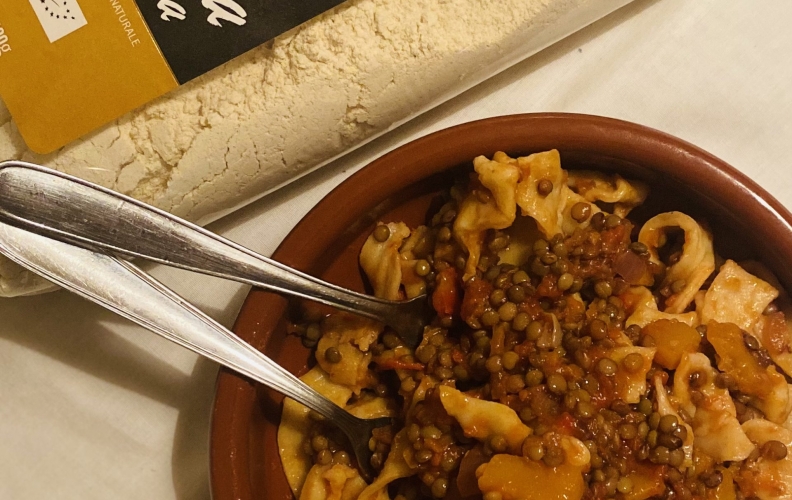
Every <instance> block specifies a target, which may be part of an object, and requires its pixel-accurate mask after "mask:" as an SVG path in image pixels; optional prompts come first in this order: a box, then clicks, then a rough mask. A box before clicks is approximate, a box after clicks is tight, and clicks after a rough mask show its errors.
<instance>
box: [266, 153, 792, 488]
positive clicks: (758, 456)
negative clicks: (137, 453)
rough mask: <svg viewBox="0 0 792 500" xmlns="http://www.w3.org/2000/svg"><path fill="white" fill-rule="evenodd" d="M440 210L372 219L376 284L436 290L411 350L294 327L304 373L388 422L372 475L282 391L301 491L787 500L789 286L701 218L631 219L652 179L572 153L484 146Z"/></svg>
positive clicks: (404, 291)
mask: <svg viewBox="0 0 792 500" xmlns="http://www.w3.org/2000/svg"><path fill="white" fill-rule="evenodd" d="M473 167H474V172H472V173H471V174H470V176H469V178H465V179H462V180H460V181H458V182H456V183H455V184H454V185H453V186H452V187H450V189H449V190H448V192H447V193H446V195H445V198H444V202H443V204H442V206H441V207H440V209H439V210H438V211H437V212H436V213H434V214H431V215H430V217H429V218H428V219H427V221H426V222H427V223H426V224H425V225H421V226H418V227H414V228H410V227H408V226H407V225H406V224H404V223H401V222H388V223H379V224H378V225H377V226H376V227H375V229H374V230H373V232H372V233H371V235H370V236H369V237H368V239H367V240H366V242H365V244H364V245H363V248H362V250H361V252H360V265H361V268H362V270H363V272H364V273H365V275H366V277H367V278H368V281H369V283H370V285H371V288H372V290H373V292H374V294H375V295H376V296H378V297H381V298H385V299H391V300H400V299H405V298H412V297H416V296H419V295H421V294H424V293H426V294H427V295H428V297H429V299H430V300H431V303H432V306H433V309H434V311H435V313H436V315H435V317H434V319H433V321H432V322H431V324H430V325H429V326H427V327H426V328H425V331H424V334H423V339H422V341H421V343H420V345H418V346H417V347H416V348H414V349H413V348H411V347H409V346H407V345H405V344H404V343H403V342H402V340H401V339H400V338H399V337H398V336H397V335H396V334H394V333H393V332H392V331H390V330H388V329H386V328H384V327H383V326H382V325H381V324H379V323H377V322H375V321H371V320H368V319H364V318H360V317H357V316H354V315H351V314H347V313H342V312H337V313H333V314H330V315H329V316H326V317H324V318H309V319H308V320H307V321H305V322H301V323H299V324H296V325H295V326H294V332H295V333H296V334H298V335H300V336H301V337H302V341H303V344H304V345H306V346H307V347H309V348H312V349H314V350H315V351H314V357H315V359H316V364H315V366H314V367H313V368H312V369H311V370H310V371H308V373H306V374H305V375H303V376H302V380H304V381H305V382H306V383H307V384H309V385H310V386H312V387H313V388H315V389H317V390H318V391H319V392H321V393H322V394H324V395H326V396H327V397H328V398H330V399H331V400H333V401H334V402H335V403H337V404H338V405H340V406H342V407H345V408H346V409H347V410H348V411H349V412H351V413H352V414H354V415H356V416H358V417H362V418H375V417H381V416H392V417H395V419H394V422H396V424H394V425H393V426H392V427H385V428H380V429H377V430H375V431H374V433H373V435H372V438H371V440H370V442H369V447H370V449H371V451H372V452H373V457H372V460H371V465H372V466H373V467H374V468H375V469H376V470H377V471H378V476H377V477H376V478H375V480H374V481H373V482H372V483H371V484H367V483H366V482H365V481H364V480H363V479H362V478H361V476H360V474H359V473H358V471H357V469H356V468H355V467H354V464H353V463H352V462H353V458H352V457H351V454H350V451H349V450H347V449H345V441H344V438H343V435H341V434H340V432H339V431H337V430H336V429H335V428H334V427H333V426H331V425H329V424H328V423H325V422H323V421H322V419H321V417H318V416H316V415H315V414H313V412H311V411H309V410H308V409H307V408H305V407H303V406H302V405H300V404H298V403H296V402H294V401H292V400H288V399H287V400H286V401H285V403H284V407H283V416H282V421H281V425H280V427H279V429H278V445H279V448H280V454H281V460H282V463H283V467H284V470H285V472H286V475H287V479H288V481H289V484H290V486H291V487H292V490H293V492H294V495H295V497H296V498H299V499H300V500H347V499H361V500H417V499H432V498H471V499H483V500H540V499H541V500H553V499H565V500H580V499H605V498H617V499H624V500H644V499H652V498H665V499H675V500H676V499H680V500H681V499H708V500H741V499H742V500H754V499H761V500H770V499H792V455H789V454H788V447H789V446H792V419H790V412H791V411H792V397H790V387H792V386H790V384H789V382H788V376H790V375H792V351H790V348H789V338H790V331H789V330H788V328H787V323H786V320H785V311H787V312H788V311H789V305H790V302H789V299H788V297H787V296H786V294H785V293H784V291H783V290H782V288H781V286H780V284H779V283H778V282H777V280H776V279H775V277H774V276H773V275H772V274H771V273H770V272H769V271H768V270H767V268H765V267H764V266H763V265H761V264H760V263H758V262H755V261H740V262H735V261H733V260H729V259H725V258H724V256H721V255H719V254H718V253H717V251H716V250H715V247H714V246H713V239H712V235H711V232H710V231H709V229H708V226H707V224H706V221H703V220H696V219H694V218H692V217H691V216H689V215H686V214H685V213H682V212H665V213H659V214H656V215H654V216H652V217H651V218H649V219H648V220H645V221H642V222H641V223H638V222H634V221H633V220H632V219H631V218H629V217H628V215H629V214H630V212H631V211H632V210H633V209H634V208H635V207H637V206H639V205H641V204H642V203H644V201H645V200H646V198H647V196H648V195H649V190H648V188H647V187H646V186H645V185H644V184H643V183H641V182H637V181H630V180H626V179H624V178H622V177H621V176H619V175H616V174H605V173H601V172H593V171H566V170H563V169H562V168H561V159H560V155H559V153H558V152H557V151H555V150H553V151H547V152H542V153H537V154H532V155H530V156H527V157H520V158H511V157H509V156H507V155H506V154H504V153H501V152H499V153H496V154H495V155H494V156H493V157H492V158H491V159H489V158H486V157H483V156H480V157H478V158H475V159H474V161H473Z"/></svg>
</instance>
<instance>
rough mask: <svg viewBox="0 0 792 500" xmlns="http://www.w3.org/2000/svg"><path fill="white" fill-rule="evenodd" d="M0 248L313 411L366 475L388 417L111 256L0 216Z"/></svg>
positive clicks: (370, 470) (50, 277)
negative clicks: (354, 409)
mask: <svg viewBox="0 0 792 500" xmlns="http://www.w3.org/2000/svg"><path fill="white" fill-rule="evenodd" d="M0 253H2V254H3V255H5V256H6V257H8V258H9V259H11V260H12V261H14V262H16V263H17V264H20V265H21V266H23V267H25V268H27V269H30V270H31V271H33V272H35V273H37V274H40V275H41V276H43V277H44V278H46V279H48V280H50V281H52V282H53V283H55V284H57V285H60V286H61V287H63V288H65V289H67V290H70V291H72V292H74V293H76V294H78V295H81V296H82V297H84V298H86V299H88V300H90V301H92V302H95V303H97V304H99V305H101V306H103V307H105V308H107V309H109V310H111V311H113V312H115V313H117V314H119V315H121V316H123V317H125V318H127V319H130V320H132V321H134V322H135V323H137V324H139V325H140V326H142V327H144V328H146V329H148V330H151V331H152V332H154V333H157V334H159V335H161V336H163V337H165V338H166V339H168V340H171V341H173V342H175V343H177V344H179V345H181V346H182V347H186V348H187V349H190V350H192V351H195V352H197V353H198V354H201V355H203V356H206V357H207V358H209V359H212V360H214V361H216V362H218V363H220V364H222V365H224V366H227V367H228V368H231V369H232V370H234V371H236V372H238V373H241V374H243V375H245V376H247V377H249V378H251V379H253V380H255V381H257V382H261V383H262V384H264V385H266V386H268V387H270V388H272V389H274V390H276V391H278V392H280V393H282V394H284V395H286V396H288V397H290V398H292V399H294V400H296V401H298V402H299V403H302V404H303V405H305V406H307V407H308V408H310V409H312V410H315V411H317V412H318V413H320V414H321V415H322V416H324V417H325V418H327V419H328V420H329V421H330V422H333V423H334V424H335V425H337V426H338V428H339V429H341V431H343V433H344V434H345V435H346V436H347V438H348V439H349V442H350V444H351V445H352V449H353V451H354V453H355V457H356V459H357V462H358V467H359V469H360V472H361V475H362V476H363V478H364V479H366V480H367V481H369V482H370V481H371V480H372V479H373V477H374V476H375V475H376V472H375V471H374V468H373V467H372V466H371V462H370V460H371V455H372V453H371V451H370V450H369V447H368V443H369V438H370V437H371V432H372V430H373V429H375V428H377V427H382V426H385V425H389V424H391V422H392V421H391V419H390V418H388V417H384V418H377V419H360V418H357V417H355V416H353V415H351V414H350V413H349V412H347V411H346V410H344V409H342V408H340V407H338V406H337V405H336V404H335V403H333V402H332V401H330V400H329V399H327V398H326V397H324V396H323V395H321V394H320V393H318V392H316V391H315V390H314V389H312V388H311V387H309V386H308V385H306V384H305V383H304V382H303V381H301V380H300V379H298V378H297V377H295V376H294V375H292V374H291V373H289V372H288V371H286V370H285V369H284V368H283V367H281V366H280V365H278V364H277V363H275V362H274V361H272V360H271V359H270V358H268V357H267V356H265V355H264V354H262V353H261V352H259V351H258V350H256V349H254V348H253V347H252V346H251V345H249V344H247V343H246V342H245V341H243V340H242V339H240V338H239V337H237V336H236V335H234V334H233V333H232V332H230V331H228V330H227V329H225V328H224V327H223V326H222V325H220V324H219V323H217V322H216V321H214V320H213V319H212V318H210V317H209V316H207V315H206V314H204V313H203V312H201V311H200V310H199V309H197V308H196V307H195V306H193V305H192V304H190V303H189V302H187V301H186V300H184V299H183V298H182V297H180V296H179V295H177V294H176V293H175V292H173V291H172V290H170V289H169V288H167V287H166V286H165V285H163V284H162V283H160V282H158V281H157V280H155V279H154V278H152V277H151V276H149V275H148V274H146V273H145V272H143V271H141V270H140V269H138V268H137V267H135V266H134V265H132V264H130V263H129V262H126V261H124V260H121V259H118V258H116V257H111V256H109V255H105V254H102V253H98V252H92V251H90V250H86V249H83V248H78V247H76V246H72V245H69V244H67V243H63V242H60V241H55V240H52V239H49V238H47V237H44V236H41V235H38V234H34V233H32V232H28V231H25V230H23V229H19V228H17V227H13V226H10V225H7V224H3V223H0Z"/></svg>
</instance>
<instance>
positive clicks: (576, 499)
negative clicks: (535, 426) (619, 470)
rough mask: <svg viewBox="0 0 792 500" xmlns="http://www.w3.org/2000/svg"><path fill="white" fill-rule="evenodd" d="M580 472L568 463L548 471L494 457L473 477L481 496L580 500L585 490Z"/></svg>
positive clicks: (531, 463)
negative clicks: (494, 495) (493, 493)
mask: <svg viewBox="0 0 792 500" xmlns="http://www.w3.org/2000/svg"><path fill="white" fill-rule="evenodd" d="M586 468H587V467H586ZM583 470H584V467H583V466H576V465H572V464H570V463H568V462H567V463H564V464H562V465H559V466H558V467H548V466H546V465H544V464H543V463H541V462H534V461H532V460H529V459H527V458H524V457H517V456H514V455H495V456H494V457H492V460H490V461H489V463H486V464H484V465H482V466H481V467H479V469H478V471H477V472H476V475H478V476H479V478H478V486H479V489H480V490H481V492H482V493H484V495H486V494H487V493H490V492H497V493H499V494H500V497H501V498H502V499H503V500H580V498H582V497H583V493H584V492H585V490H586V485H585V483H584V482H583Z"/></svg>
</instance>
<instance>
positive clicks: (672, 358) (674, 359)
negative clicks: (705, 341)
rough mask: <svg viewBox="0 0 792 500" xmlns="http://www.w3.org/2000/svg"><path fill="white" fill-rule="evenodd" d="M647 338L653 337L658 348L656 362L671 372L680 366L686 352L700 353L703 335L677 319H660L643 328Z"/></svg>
mask: <svg viewBox="0 0 792 500" xmlns="http://www.w3.org/2000/svg"><path fill="white" fill-rule="evenodd" d="M643 334H644V335H645V336H649V337H652V339H654V342H655V345H656V347H657V352H656V353H655V357H654V361H655V362H656V363H657V364H658V365H660V366H662V367H663V368H667V369H669V370H675V369H676V367H677V366H679V361H680V360H681V359H682V355H683V354H685V353H686V352H690V353H693V352H698V350H699V344H700V343H701V335H699V333H698V332H697V331H696V329H695V328H693V327H691V326H688V325H686V324H685V323H682V322H681V321H677V320H675V319H659V320H657V321H653V322H651V323H649V324H648V325H646V326H645V327H644V328H643Z"/></svg>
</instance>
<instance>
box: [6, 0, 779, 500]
mask: <svg viewBox="0 0 792 500" xmlns="http://www.w3.org/2000/svg"><path fill="white" fill-rule="evenodd" d="M789 19H792V2H788V1H787V0H754V1H746V0H696V1H689V0H654V1H647V0H637V1H636V2H634V3H632V4H630V5H628V6H627V7H626V8H624V9H622V10H620V11H618V12H616V13H614V14H612V15H611V16H609V17H607V18H606V19H604V20H602V21H600V22H598V23H596V24H595V25H593V26H590V27H589V28H587V29H585V30H584V31H582V32H580V33H578V34H576V35H573V36H572V37H570V38H568V39H566V40H564V41H562V42H561V43H559V44H557V45H555V46H553V47H551V48H550V49H548V50H545V51H544V52H542V53H540V54H538V55H537V56H534V57H532V58H531V59H530V60H528V61H526V62H524V63H522V64H520V65H518V66H516V67H514V68H512V69H510V70H508V71H507V72H505V73H503V74H501V75H499V76H496V77H494V78H492V79H490V80H489V81H487V82H485V83H484V84H482V85H480V86H479V87H477V88H475V89H473V90H471V91H469V92H467V93H465V94H463V95H462V96H460V97H458V98H457V99H454V100H453V101H451V102H449V103H447V104H445V105H443V106H441V107H439V108H437V109H435V110H433V111H431V112H429V113H427V114H425V115H423V116H422V117H420V118H418V119H416V120H414V121H412V122H410V123H408V124H406V125H404V126H402V127H400V128H399V129H397V130H394V131H393V132H391V133H390V134H388V135H386V136H384V137H382V138H380V139H378V140H377V141H375V142H373V143H371V144H369V145H367V146H365V147H363V148H362V149H360V150H358V151H356V152H354V153H352V154H350V155H348V156H347V157H345V158H343V159H341V160H339V161H336V162H335V163H333V164H331V165H329V166H327V167H325V168H323V169H322V170H320V171H318V172H316V173H314V174H312V175H310V176H308V177H306V178H304V179H302V180H299V181H297V182H296V183H294V184H292V185H291V186H288V187H286V188H285V189H283V190H281V191H279V192H276V193H275V194H273V195H271V196H268V197H267V198H265V199H263V200H261V201H260V202H258V203H256V204H254V205H252V206H250V207H248V208H246V209H243V210H242V211H240V212H238V213H235V214H233V215H232V216H229V217H227V218H225V219H223V220H221V221H219V222H217V223H215V224H214V225H213V226H212V227H211V229H213V230H215V231H218V232H220V233H222V234H224V235H225V236H227V237H230V238H231V239H233V240H235V241H238V242H240V243H242V244H243V245H246V246H248V247H250V248H253V249H255V250H257V251H261V252H263V253H265V254H269V253H271V252H272V251H273V250H274V249H275V247H276V246H277V244H278V242H279V241H280V240H281V239H282V238H283V237H284V236H285V235H286V234H287V233H288V231H289V230H290V229H291V228H292V227H293V226H294V224H295V223H296V222H297V221H298V220H299V219H300V217H301V216H303V215H304V214H305V213H306V212H307V211H308V210H309V209H310V208H311V206H313V205H314V204H315V203H316V202H317V201H318V200H319V199H320V198H321V197H322V196H323V195H324V194H326V193H327V192H328V191H329V190H331V189H332V188H333V187H334V186H336V185H337V184H338V183H340V182H341V181H342V180H343V179H345V178H346V177H347V176H349V175H350V174H351V173H353V172H354V171H355V170H357V169H358V168H360V167H362V166H363V165H365V164H366V163H367V162H368V161H370V160H372V159H374V158H376V157H378V156H380V155H382V154H383V153H385V152H386V151H388V150H390V149H392V148H394V147H396V146H398V145H399V144H402V143H404V142H407V141H409V140H411V139H414V138H416V137H419V136H422V135H425V134H427V133H429V132H431V131H434V130H438V129H441V128H445V127H447V126H450V125H454V124H457V123H461V122H465V121H470V120H473V119H478V118H484V117H489V116H495V115H502V114H510V113H520V112H535V111H569V112H578V113H592V114H599V115H606V116H611V117H616V118H621V119H625V120H630V121H634V122H638V123H641V124H644V125H648V126H651V127H655V128H658V129H660V130H663V131H665V132H668V133H671V134H673V135H676V136H679V137H681V138H683V139H685V140H687V141H689V142H692V143H694V144H696V145H698V146H700V147H702V148H704V149H706V150H708V151H710V152H711V153H713V154H715V155H717V156H719V157H721V158H722V159H724V160H726V161H727V162H729V163H731V164H732V165H733V166H735V167H736V168H738V169H740V170H742V171H743V172H745V173H746V174H748V175H749V176H750V177H752V178H753V179H754V180H756V181H757V182H758V183H759V184H761V185H762V186H764V187H765V188H766V189H767V190H768V191H770V192H771V193H772V194H773V195H775V196H776V197H777V198H778V199H779V200H781V201H782V202H783V203H785V204H786V205H787V206H792V186H791V185H790V183H791V182H792V181H791V180H790V174H789V173H788V170H789V169H788V166H789V165H790V164H792V150H790V145H792V87H791V86H790V85H789V82H790V81H792V52H790V50H789V48H790V47H792V31H790V30H789V29H788V28H789V27H788V20H789ZM148 269H150V270H151V272H152V273H153V274H154V275H155V276H157V277H158V278H160V279H161V280H163V281H164V282H165V283H166V284H168V285H169V286H172V287H173V288H174V289H176V291H178V292H180V293H182V294H183V295H185V296H186V297H187V298H188V299H189V300H191V301H193V302H195V303H196V304H197V305H198V306H199V307H201V308H203V309H204V310H206V311H207V312H209V313H210V314H212V315H213V316H214V317H216V318H218V319H219V320H220V321H222V322H223V323H224V324H226V325H231V324H232V323H233V320H234V318H235V316H236V313H237V311H238V309H239V307H240V305H241V303H242V300H243V299H244V297H245V294H246V291H247V289H246V287H243V286H239V285H236V284H233V283H228V282H224V281H221V280H218V279H213V278H207V277H203V276H197V275H194V274H190V273H186V272H183V271H178V270H172V269H166V268H162V267H159V266H152V267H149V268H148ZM0 318H2V322H0V397H2V404H0V442H1V443H2V446H0V498H3V499H41V498H58V499H81V500H88V499H108V498H112V499H118V500H126V499H141V498H146V499H157V500H169V499H178V500H188V499H189V500H192V499H206V498H209V478H208V459H207V448H208V446H207V442H208V425H209V411H210V408H211V403H212V398H213V392H214V377H215V375H216V370H217V369H216V366H214V365H213V364H212V363H210V362H207V361H204V360H199V359H198V357H197V356H195V355H193V354H191V353H189V352H187V351H185V350H183V349H181V348H178V347H176V346H174V345H171V344H169V343H168V342H166V341H165V340H162V339H160V338H158V337H155V336H154V335H152V334H149V333H147V332H145V331H143V330H142V329H140V328H137V327H135V326H132V325H130V324H128V323H126V322H125V321H122V320H120V319H118V318H116V317H114V316H113V315H112V314H110V313H107V312H104V311H103V310H101V309H100V308H98V307H95V306H93V305H90V304H88V303H86V302H85V301H83V300H81V299H79V298H77V297H74V296H71V295H69V294H68V293H66V292H57V293H55V294H50V295H46V296H40V297H28V298H20V299H9V300H3V301H0Z"/></svg>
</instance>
